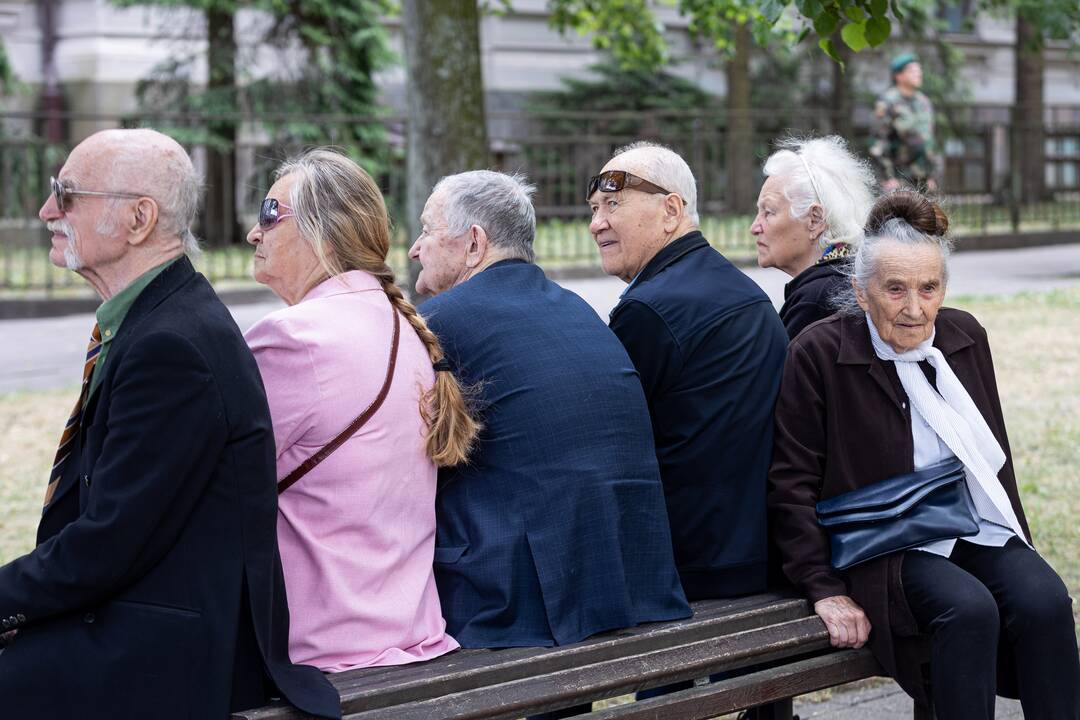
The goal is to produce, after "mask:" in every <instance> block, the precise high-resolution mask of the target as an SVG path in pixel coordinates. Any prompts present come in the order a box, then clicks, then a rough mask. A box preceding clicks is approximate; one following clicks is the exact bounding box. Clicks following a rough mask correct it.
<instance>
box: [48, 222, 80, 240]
mask: <svg viewBox="0 0 1080 720" xmlns="http://www.w3.org/2000/svg"><path fill="white" fill-rule="evenodd" d="M45 227H46V228H47V229H48V231H49V232H51V233H61V234H62V235H64V236H65V237H67V239H68V241H69V242H70V241H72V240H74V239H75V228H73V227H71V223H69V222H68V221H67V220H50V221H49V222H47V223H45Z"/></svg>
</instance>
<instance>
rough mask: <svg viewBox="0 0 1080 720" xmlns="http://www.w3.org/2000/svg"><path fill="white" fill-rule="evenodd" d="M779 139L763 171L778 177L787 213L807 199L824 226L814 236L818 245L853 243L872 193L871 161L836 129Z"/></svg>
mask: <svg viewBox="0 0 1080 720" xmlns="http://www.w3.org/2000/svg"><path fill="white" fill-rule="evenodd" d="M778 145H779V148H780V149H779V150H777V151H776V152H774V153H773V154H772V155H770V156H769V158H768V159H767V160H766V161H765V167H764V172H765V175H766V176H767V177H776V178H778V179H779V180H780V182H781V187H782V190H783V193H784V197H786V198H787V199H788V202H789V203H791V216H792V217H793V218H796V219H798V218H803V217H806V214H807V213H808V212H810V207H811V206H812V205H814V204H817V205H820V206H821V208H822V211H823V212H824V215H825V231H824V232H823V233H821V235H819V236H818V243H819V245H820V246H821V247H822V248H825V247H827V246H829V245H832V244H835V243H848V244H849V245H853V246H857V245H858V244H859V243H860V242H861V241H862V237H863V227H864V226H865V225H866V217H867V215H869V213H870V208H871V207H872V206H873V204H874V198H875V196H876V194H877V181H876V180H875V178H874V171H873V170H872V169H871V167H870V164H869V163H868V162H866V161H865V160H863V159H861V158H858V157H856V156H855V155H853V154H852V153H851V151H850V150H848V148H847V143H846V142H845V141H844V139H843V138H842V137H840V136H838V135H829V136H828V137H823V138H787V139H785V140H781V141H780V143H779V144H778Z"/></svg>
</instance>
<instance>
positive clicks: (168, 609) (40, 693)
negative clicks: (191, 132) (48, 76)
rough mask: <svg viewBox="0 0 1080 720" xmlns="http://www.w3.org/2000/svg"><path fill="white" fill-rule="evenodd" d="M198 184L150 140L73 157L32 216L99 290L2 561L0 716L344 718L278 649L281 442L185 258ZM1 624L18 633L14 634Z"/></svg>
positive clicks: (115, 135)
mask: <svg viewBox="0 0 1080 720" xmlns="http://www.w3.org/2000/svg"><path fill="white" fill-rule="evenodd" d="M198 187H199V182H198V177H197V175H196V173H195V169H194V168H193V167H192V164H191V160H190V159H189V158H188V156H187V154H186V153H185V152H184V149H183V148H182V147H180V145H178V144H177V143H176V142H175V141H173V140H172V139H170V138H168V137H166V136H164V135H161V134H160V133H156V132H154V131H152V130H108V131H104V132H101V133H97V134H95V135H93V136H91V137H90V138H88V139H87V140H85V141H84V142H82V143H80V144H79V145H78V147H76V148H75V149H74V150H73V151H72V153H71V155H70V157H69V158H68V160H67V162H66V163H64V166H63V168H61V170H60V173H59V176H58V177H57V178H55V179H53V180H52V192H51V194H50V195H49V197H48V199H47V200H46V201H45V204H44V205H43V206H42V208H41V211H40V213H39V216H40V217H41V219H42V220H43V221H44V222H45V223H46V224H47V227H48V228H49V230H50V231H51V232H52V233H53V235H52V243H53V246H52V250H51V252H50V258H51V260H52V261H53V263H55V264H57V265H61V266H66V267H68V268H69V269H71V270H73V271H75V272H77V273H79V274H80V275H82V276H83V277H84V278H86V279H87V280H88V281H89V282H90V284H91V285H92V286H93V287H94V289H95V290H97V292H98V293H99V294H100V295H101V297H102V298H103V299H104V302H103V303H102V305H101V307H99V308H98V311H97V323H96V324H95V326H94V328H93V331H92V333H91V340H90V343H89V346H88V348H87V353H86V363H85V365H84V367H83V374H82V379H83V382H82V390H81V392H80V394H79V397H78V400H77V401H76V404H75V408H74V409H73V411H72V413H71V416H70V418H69V419H68V422H67V424H66V426H65V428H64V430H63V433H62V435H61V437H60V442H59V447H58V449H57V452H56V457H55V461H54V464H53V468H52V470H51V471H50V473H49V477H48V480H47V485H46V486H45V488H44V508H43V510H42V516H41V522H40V524H39V526H38V533H37V542H38V545H37V547H36V548H34V550H32V551H31V552H30V553H28V554H26V555H24V556H22V557H20V558H16V559H15V560H13V561H11V562H10V563H8V564H6V565H4V566H2V567H0V625H2V628H0V632H5V640H6V642H7V647H6V648H5V649H4V651H3V654H2V655H0V697H3V698H4V716H5V717H42V718H44V717H68V716H74V715H78V716H79V717H88V718H102V720H104V718H119V717H145V716H153V717H155V718H177V719H179V718H193V717H197V718H226V717H228V715H229V712H230V711H231V710H241V709H247V708H251V707H255V706H258V705H261V704H263V703H265V702H267V701H268V700H269V698H270V697H272V696H275V695H279V696H284V697H285V698H287V699H289V700H290V701H292V702H293V703H295V704H296V705H297V706H299V707H300V708H301V709H302V710H304V711H305V712H307V713H310V714H315V715H318V716H322V717H340V710H339V703H338V698H337V695H336V693H335V692H334V690H333V688H332V687H331V686H330V684H329V683H328V682H327V681H326V680H325V678H323V677H322V675H321V674H320V673H319V672H318V671H317V670H316V669H315V668H312V667H306V666H298V665H293V664H292V663H291V662H290V660H289V657H288V654H287V647H288V645H287V642H288V639H287V638H288V623H289V619H288V609H287V607H286V605H285V588H284V584H283V581H282V574H281V564H280V560H279V559H278V548H277V538H276V532H275V521H276V517H277V494H276V487H275V468H274V436H273V432H272V429H271V425H270V413H269V409H268V408H267V402H266V396H265V394H264V393H263V388H262V384H261V382H260V380H259V370H258V368H257V367H256V365H255V360H254V358H253V357H252V355H251V351H250V350H248V348H247V345H246V344H245V343H244V339H243V337H242V336H241V335H240V331H239V329H238V328H237V327H236V324H235V322H233V320H232V318H231V316H230V315H229V312H228V310H227V309H226V308H225V306H224V305H223V304H222V303H221V301H220V300H219V299H218V297H217V296H216V295H215V294H214V291H213V290H212V289H211V287H210V285H209V283H208V282H207V281H206V278H204V277H203V276H202V275H200V274H198V273H197V272H195V270H194V268H193V267H192V265H191V262H190V261H189V260H188V258H187V257H186V252H190V251H191V250H192V249H194V248H195V247H196V242H195V238H194V237H193V236H192V234H191V230H190V226H191V223H192V222H193V220H194V218H195V211H196V208H197V204H198ZM12 631H15V632H14V633H13V632H12Z"/></svg>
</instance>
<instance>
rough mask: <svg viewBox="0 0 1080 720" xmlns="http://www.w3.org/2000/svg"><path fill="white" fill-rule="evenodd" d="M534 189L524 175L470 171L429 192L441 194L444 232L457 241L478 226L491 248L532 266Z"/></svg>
mask: <svg viewBox="0 0 1080 720" xmlns="http://www.w3.org/2000/svg"><path fill="white" fill-rule="evenodd" d="M535 192H536V187H535V186H534V185H531V184H529V182H528V181H527V179H526V178H525V176H524V175H519V174H517V173H514V174H509V175H508V174H506V173H500V172H495V171H493V170H471V171H469V172H463V173H458V174H457V175H447V176H446V177H444V178H443V179H442V180H440V181H439V182H438V183H437V184H436V185H435V188H434V189H433V190H432V191H431V194H432V195H435V194H437V193H442V197H443V201H444V205H443V211H444V213H445V215H446V224H447V231H448V232H449V233H450V235H452V236H454V237H457V236H459V235H463V234H465V233H466V232H468V230H469V228H470V227H472V226H473V225H479V226H480V227H482V228H484V231H485V232H487V235H488V238H490V240H491V244H492V245H493V246H494V247H497V248H500V249H502V250H505V251H506V252H507V253H508V254H509V255H510V256H511V257H516V258H521V259H522V260H526V261H528V262H533V261H534V260H535V258H536V253H535V251H534V250H533V239H534V238H535V237H536V210H535V208H533V204H532V196H533V193H535Z"/></svg>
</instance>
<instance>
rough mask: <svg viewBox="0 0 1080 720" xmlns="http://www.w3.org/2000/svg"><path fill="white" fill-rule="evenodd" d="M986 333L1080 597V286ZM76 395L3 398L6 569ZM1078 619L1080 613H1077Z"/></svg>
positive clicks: (967, 303) (1035, 522)
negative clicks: (1079, 452) (1079, 460)
mask: <svg viewBox="0 0 1080 720" xmlns="http://www.w3.org/2000/svg"><path fill="white" fill-rule="evenodd" d="M949 304H950V305H953V306H955V307H961V308H964V309H966V310H969V311H971V312H973V313H974V314H975V315H976V317H978V318H979V320H980V321H981V322H982V323H983V325H985V326H986V328H987V330H988V332H989V335H990V343H991V346H992V348H993V351H994V361H995V364H996V369H997V377H998V385H999V388H1000V391H1001V397H1002V404H1003V406H1004V410H1005V419H1006V422H1007V425H1008V428H1009V439H1010V442H1011V445H1012V451H1013V457H1014V459H1015V464H1016V473H1017V478H1018V480H1019V483H1020V491H1021V495H1022V497H1023V500H1024V504H1025V507H1026V510H1027V515H1028V519H1029V521H1030V523H1031V527H1032V530H1033V532H1034V535H1035V543H1036V546H1037V547H1038V549H1039V551H1040V552H1041V553H1042V554H1043V555H1044V556H1045V557H1046V558H1047V559H1048V560H1049V561H1050V562H1051V564H1052V565H1053V566H1054V567H1055V568H1056V569H1057V570H1058V572H1059V573H1061V576H1062V577H1063V578H1064V579H1065V583H1066V585H1067V586H1068V587H1069V590H1070V592H1071V593H1072V595H1073V597H1077V596H1078V595H1080V522H1078V521H1077V518H1078V517H1080V464H1078V463H1077V459H1078V453H1077V448H1080V332H1078V331H1080V288H1073V289H1070V290H1062V291H1055V292H1051V293H1041V294H1025V295H1020V296H1017V297H1014V298H1009V299H982V298H951V299H950V302H949ZM75 393H76V388H75V386H74V385H73V386H72V387H70V388H68V389H65V390H60V391H49V392H39V393H21V394H10V395H0V437H2V438H3V441H2V443H0V563H4V562H7V561H8V560H11V559H12V558H15V557H17V556H18V555H20V554H22V553H25V552H27V551H28V550H30V548H31V547H33V535H34V528H35V527H36V524H37V519H38V517H39V516H40V512H41V498H42V495H43V493H44V490H45V480H46V471H47V469H48V467H49V464H50V462H51V460H52V454H53V452H54V450H55V448H56V442H57V439H58V437H59V433H60V428H61V425H62V423H63V422H64V420H65V419H66V417H67V414H68V411H69V410H70V407H71V404H72V403H73V402H74V398H75ZM1074 613H1075V614H1077V615H1078V616H1080V606H1074Z"/></svg>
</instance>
